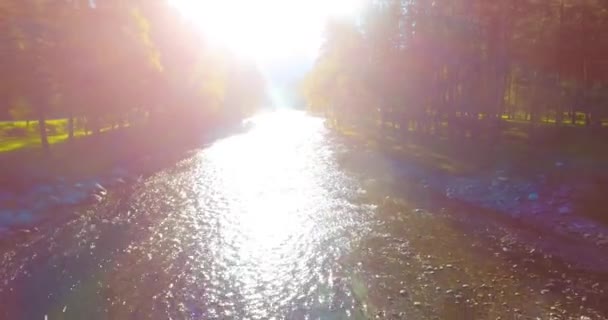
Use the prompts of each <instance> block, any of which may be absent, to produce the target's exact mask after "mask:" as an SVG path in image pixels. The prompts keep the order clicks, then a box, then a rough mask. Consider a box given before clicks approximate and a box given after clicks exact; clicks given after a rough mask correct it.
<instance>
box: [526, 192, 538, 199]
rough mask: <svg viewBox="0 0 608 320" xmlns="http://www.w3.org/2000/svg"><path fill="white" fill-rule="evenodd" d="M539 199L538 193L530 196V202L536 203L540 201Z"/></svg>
mask: <svg viewBox="0 0 608 320" xmlns="http://www.w3.org/2000/svg"><path fill="white" fill-rule="evenodd" d="M538 198H539V196H538V193H536V192H532V193H530V194H529V195H528V200H530V201H536V200H538Z"/></svg>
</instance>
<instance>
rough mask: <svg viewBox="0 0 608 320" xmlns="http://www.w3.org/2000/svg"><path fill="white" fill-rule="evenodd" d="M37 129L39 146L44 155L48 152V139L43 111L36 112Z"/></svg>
mask: <svg viewBox="0 0 608 320" xmlns="http://www.w3.org/2000/svg"><path fill="white" fill-rule="evenodd" d="M38 128H39V129H40V145H42V150H44V152H45V153H48V152H49V151H50V146H49V139H48V136H47V132H46V114H45V112H44V110H39V111H38Z"/></svg>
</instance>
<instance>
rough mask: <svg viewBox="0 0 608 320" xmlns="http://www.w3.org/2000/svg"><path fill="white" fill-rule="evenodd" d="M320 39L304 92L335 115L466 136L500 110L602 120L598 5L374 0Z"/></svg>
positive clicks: (607, 46) (603, 38)
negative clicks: (444, 127)
mask: <svg viewBox="0 0 608 320" xmlns="http://www.w3.org/2000/svg"><path fill="white" fill-rule="evenodd" d="M326 40H327V42H326V44H325V46H324V50H323V52H322V55H321V56H320V57H319V59H318V61H317V64H316V66H315V68H314V69H313V71H312V72H311V73H310V74H309V75H308V76H307V78H306V80H305V81H304V83H303V91H304V94H305V95H306V96H307V99H308V104H309V106H310V108H311V109H313V110H315V111H317V112H324V113H326V114H328V115H329V116H330V117H332V118H333V119H334V120H336V121H345V120H346V121H348V120H352V119H353V118H358V119H359V120H369V119H378V121H379V122H380V123H384V122H386V121H388V120H386V119H387V118H390V119H391V121H392V122H395V121H396V122H399V123H400V127H405V128H421V129H423V130H426V128H429V129H430V128H435V127H440V126H441V124H442V123H444V122H445V121H447V122H448V123H449V126H450V128H454V129H456V130H457V131H458V130H459V129H461V130H460V131H461V132H464V131H466V130H468V129H470V127H478V129H479V130H486V131H488V130H489V131H492V128H493V127H495V125H494V124H491V123H492V122H495V121H496V120H499V119H501V118H502V116H503V115H513V114H526V115H528V117H529V118H530V119H531V120H532V121H533V122H540V121H542V119H547V118H552V119H553V122H554V123H556V124H560V125H561V124H562V123H563V122H562V121H561V119H562V118H563V117H564V115H565V114H570V115H575V114H576V113H577V112H578V113H582V114H584V115H585V118H586V119H587V120H588V121H586V123H587V124H591V123H592V122H593V121H589V119H595V121H596V122H600V121H601V119H603V118H604V117H606V116H608V108H606V103H607V101H606V98H605V96H606V95H605V92H607V90H608V64H606V61H607V60H606V58H605V57H607V56H608V5H607V4H606V3H605V2H601V1H594V0H589V1H576V2H574V1H569V0H550V1H533V0H517V1H513V0H500V1H480V0H455V1H454V0H438V1H422V0H375V1H371V4H370V6H369V8H368V10H366V12H365V13H364V14H363V15H362V16H361V17H359V19H358V20H357V21H342V22H340V23H335V22H332V23H330V24H329V26H328V29H327V33H326ZM481 115H485V116H481ZM558 118H559V120H556V119H558ZM371 122H374V123H375V122H376V121H371ZM486 123H487V124H488V125H486ZM473 129H475V128H473Z"/></svg>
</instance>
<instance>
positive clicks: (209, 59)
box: [0, 0, 265, 148]
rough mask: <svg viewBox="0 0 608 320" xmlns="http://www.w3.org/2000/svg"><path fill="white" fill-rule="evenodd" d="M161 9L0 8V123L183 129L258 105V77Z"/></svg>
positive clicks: (151, 5) (81, 4)
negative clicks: (57, 121)
mask: <svg viewBox="0 0 608 320" xmlns="http://www.w3.org/2000/svg"><path fill="white" fill-rule="evenodd" d="M200 31H201V30H198V29H197V28H196V27H195V26H193V25H191V24H189V23H188V22H187V21H184V20H183V19H182V17H181V16H180V15H179V13H178V12H176V11H175V10H174V9H173V8H172V7H170V6H169V5H168V1H165V0H145V1H144V0H132V1H125V0H103V1H102V0H99V1H89V0H64V1H56V0H4V1H0V41H1V43H2V46H1V47H0V77H1V80H0V116H2V117H3V118H7V117H10V118H11V119H13V120H37V121H39V123H41V125H40V126H39V127H40V136H41V141H42V145H43V146H44V147H45V148H48V142H47V137H46V133H47V130H46V128H45V125H44V124H45V121H46V119H49V118H58V117H59V118H67V119H68V126H69V130H68V131H69V132H70V135H73V132H74V129H73V126H74V122H75V121H74V120H75V119H78V120H79V122H80V123H85V124H86V125H87V126H88V127H89V128H90V129H91V131H93V132H96V131H99V130H100V128H104V127H107V126H108V125H115V124H117V123H133V122H137V121H142V120H146V121H155V120H157V121H159V122H162V121H166V122H167V124H168V126H170V127H173V128H176V129H177V128H182V127H184V126H190V125H193V126H194V125H199V124H200V123H202V122H203V121H215V120H217V121H219V119H222V121H226V119H227V118H230V119H238V118H241V117H244V116H245V115H247V114H249V113H251V112H252V108H254V107H257V105H258V104H260V103H263V102H264V100H265V88H264V86H265V84H264V79H263V78H262V76H261V75H260V73H259V70H257V68H256V67H255V66H254V65H252V64H248V63H245V62H243V61H239V60H238V59H236V58H234V57H232V56H231V55H229V54H227V53H226V52H220V51H218V50H215V49H211V48H210V46H208V45H207V44H206V42H205V39H204V38H203V37H202V35H201V32H200Z"/></svg>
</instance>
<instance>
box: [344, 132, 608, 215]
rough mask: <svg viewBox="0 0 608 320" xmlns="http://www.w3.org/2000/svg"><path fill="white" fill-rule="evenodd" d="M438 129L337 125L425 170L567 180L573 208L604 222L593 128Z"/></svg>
mask: <svg viewBox="0 0 608 320" xmlns="http://www.w3.org/2000/svg"><path fill="white" fill-rule="evenodd" d="M444 129H445V128H441V129H438V130H435V131H434V132H419V131H416V130H412V129H411V128H407V129H405V128H400V127H399V126H398V125H393V124H390V123H388V124H387V123H385V124H384V125H383V126H382V128H380V126H379V124H378V123H375V124H372V125H369V124H368V125H367V126H361V125H349V126H345V125H344V124H342V125H341V126H340V127H338V130H339V131H340V132H341V133H342V134H344V135H345V136H347V137H348V138H349V139H352V140H355V141H357V142H358V143H360V144H361V145H363V146H365V147H367V148H373V149H376V150H379V151H381V152H383V153H385V154H389V155H391V157H394V158H397V159H402V160H404V161H407V162H408V163H412V164H415V165H416V166H418V167H420V168H424V169H425V171H427V172H428V173H429V174H431V175H432V174H433V173H438V174H443V175H451V176H466V177H480V178H481V177H487V176H490V175H504V176H506V177H507V178H508V179H509V180H511V181H520V182H526V181H531V182H533V181H536V182H539V181H543V183H542V185H543V186H545V187H546V188H549V189H551V188H555V187H558V186H560V185H569V186H573V188H574V189H575V191H574V193H573V194H571V195H570V196H571V197H572V201H573V202H574V203H576V208H575V211H576V212H577V213H580V214H581V215H584V216H587V217H589V218H592V219H593V220H595V221H599V222H601V223H603V224H608V214H606V210H605V208H606V207H608V199H606V197H605V192H606V191H608V166H606V164H607V163H608V148H606V140H605V139H602V135H598V134H597V132H596V133H595V134H591V132H589V131H588V130H585V129H582V128H577V127H567V128H560V129H555V128H552V127H541V128H538V129H536V130H538V131H535V132H531V131H530V128H529V127H527V126H525V125H515V124H509V125H508V126H505V127H504V128H503V131H502V132H501V134H500V135H499V136H492V137H489V136H483V135H479V136H473V135H470V134H468V135H463V136H459V137H454V136H450V135H449V134H448V133H447V130H444ZM579 186H581V188H578V187H579ZM583 187H584V188H583ZM525 196H526V195H524V197H525Z"/></svg>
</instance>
